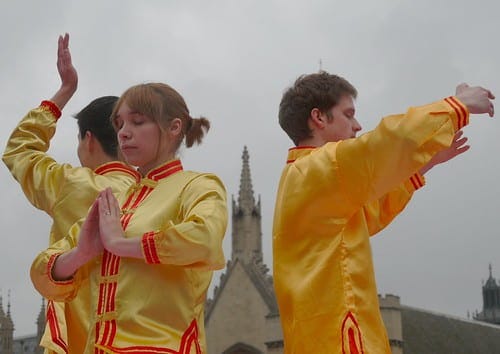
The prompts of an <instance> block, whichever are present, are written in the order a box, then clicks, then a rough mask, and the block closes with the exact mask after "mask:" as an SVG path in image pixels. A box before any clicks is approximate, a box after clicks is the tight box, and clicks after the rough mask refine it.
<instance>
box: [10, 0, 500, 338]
mask: <svg viewBox="0 0 500 354" xmlns="http://www.w3.org/2000/svg"><path fill="white" fill-rule="evenodd" d="M499 10H500V5H499V3H498V2H495V1H493V0H489V1H482V0H479V1H465V0H454V1H451V0H443V1H431V0H420V1H406V0H402V1H395V0H378V1H344V2H337V1H331V0H325V1H320V0H309V1H294V0H266V1H255V0H237V1H234V0H233V1H231V0H225V1H219V0H213V1H189V0H188V1H186V0H184V1H161V0H155V1H154V0H150V1H130V0H120V1H111V0H109V1H96V0H89V1H79V2H77V1H68V0H64V1H63V0H55V1H50V2H46V1H45V2H40V1H35V0H26V1H2V2H1V3H0V32H1V33H2V36H1V38H2V39H1V45H2V49H1V53H2V54H1V55H0V63H1V64H0V78H1V81H0V97H1V98H0V99H1V101H2V115H3V123H4V124H3V129H2V130H1V132H0V143H1V145H2V149H3V146H5V142H6V139H7V138H8V136H9V134H10V132H11V131H12V129H13V128H14V127H15V125H16V124H17V123H18V121H19V120H20V119H21V118H22V117H23V116H24V114H25V113H26V112H27V111H28V110H30V109H31V108H34V107H36V106H37V105H38V104H39V102H40V101H41V100H42V99H47V98H50V97H51V96H52V94H53V93H54V92H55V91H56V90H57V88H58V87H59V78H58V75H57V70H56V65H55V62H56V48H57V37H58V35H59V34H61V33H64V32H68V33H70V36H71V39H70V48H71V51H72V54H73V61H74V64H75V66H76V68H77V70H78V73H79V78H80V80H79V88H78V91H77V93H76V94H75V96H74V98H73V100H72V101H71V102H70V103H69V104H68V105H67V107H66V109H65V110H64V113H63V117H62V118H61V119H60V121H59V123H58V130H57V133H56V137H55V138H54V139H53V143H52V146H51V148H50V154H52V155H53V156H55V157H56V158H57V159H58V160H59V161H61V162H71V163H73V164H75V165H77V164H78V161H77V159H76V142H77V128H76V123H75V121H74V119H72V118H71V115H72V114H74V113H76V112H77V111H78V110H80V109H81V108H82V107H83V106H84V105H86V104H87V103H88V102H89V101H90V100H91V99H93V98H95V97H97V96H102V95H109V94H115V95H120V94H121V93H122V92H123V91H124V90H125V89H126V88H128V87H129V86H131V85H134V84H137V83H140V82H148V81H162V82H166V83H168V84H170V85H172V86H173V87H175V88H176V89H177V90H178V91H179V92H181V94H182V95H183V96H184V97H185V99H186V101H187V103H188V105H189V107H190V110H191V113H192V114H193V115H201V114H202V115H205V116H207V117H209V118H210V119H211V121H212V130H211V131H210V132H209V134H208V136H207V137H206V140H205V141H204V143H203V144H202V145H201V146H199V147H194V148H192V149H184V150H182V151H181V157H182V159H183V163H184V165H185V168H187V169H193V170H202V171H212V172H215V173H216V174H218V175H219V176H220V177H221V178H222V179H223V181H224V182H225V184H226V186H227V189H228V193H229V195H231V194H237V192H238V188H239V177H240V171H241V153H242V150H243V146H244V145H247V146H248V149H249V153H250V163H251V172H252V179H253V186H254V191H255V193H256V194H260V195H261V198H262V209H263V245H264V248H265V262H266V263H267V264H268V265H269V266H271V262H272V260H271V222H272V212H273V206H274V197H275V194H276V186H277V181H278V178H279V175H280V173H281V169H282V167H283V165H284V163H285V160H286V154H287V149H288V148H289V147H291V142H290V141H289V140H288V138H287V137H286V135H285V134H284V133H283V132H282V131H281V130H280V128H279V126H278V123H277V111H278V104H279V101H280V99H281V95H282V92H283V90H284V89H285V88H286V87H288V86H289V85H290V84H292V82H293V81H294V80H295V78H296V77H297V76H298V75H300V74H303V73H311V72H315V71H317V70H318V68H319V60H320V59H321V61H322V66H323V69H325V70H327V71H329V72H332V73H337V74H339V75H341V76H344V77H345V78H347V79H348V80H349V81H350V82H351V83H352V84H354V85H355V86H356V87H357V89H358V91H359V97H358V100H357V103H356V104H357V117H358V120H359V121H360V122H361V124H362V125H363V127H364V130H369V129H372V128H373V127H374V126H375V125H376V124H377V123H378V121H379V119H380V118H381V117H382V116H384V115H388V114H392V113H400V112H402V111H404V110H405V109H406V108H407V107H408V106H410V105H420V104H425V103H428V102H431V101H434V100H437V99H440V98H443V97H446V96H449V95H451V94H453V93H454V90H455V86H456V85H457V84H458V83H460V82H468V83H470V84H471V85H483V86H485V87H488V88H490V89H491V90H492V91H493V92H494V93H496V94H497V96H500V82H499V75H498V65H499V64H500V44H499V43H500V41H499V40H498V38H499V35H500V21H498V13H500V11H499ZM498 103H500V102H498ZM497 111H499V112H500V107H497ZM471 120H472V123H471V125H470V126H469V127H467V128H466V129H465V132H466V135H467V136H468V137H469V139H470V144H471V146H472V148H471V149H470V151H469V152H467V153H466V154H465V155H462V156H460V157H458V158H457V159H455V160H453V161H451V162H450V163H448V164H447V165H444V166H438V167H436V168H435V169H434V170H431V171H430V172H429V174H428V175H427V183H428V184H427V186H426V187H425V188H423V189H422V190H420V191H418V192H417V193H416V195H415V197H414V199H413V201H412V202H411V204H410V205H409V206H408V207H407V208H406V210H405V211H404V212H403V214H402V215H401V216H400V217H399V218H398V219H397V220H396V221H395V222H394V223H393V224H392V225H391V226H390V227H388V228H387V229H386V230H384V231H383V232H382V233H381V234H379V235H378V236H377V237H376V238H373V239H372V246H373V253H374V260H375V267H376V275H377V282H378V289H379V292H380V293H383V294H385V293H392V294H396V295H399V296H400V297H401V302H402V303H403V304H406V305H410V306H415V307H420V308H424V309H428V310H433V311H438V312H442V313H446V314H451V315H456V316H461V317H465V316H466V314H467V310H470V311H473V310H476V309H478V310H480V309H481V307H482V298H481V280H484V279H486V278H487V276H488V264H489V263H490V262H491V263H492V264H493V275H494V276H496V277H497V278H500V252H499V251H500V234H499V231H498V225H499V222H498V220H499V216H500V215H499V199H500V187H499V183H498V180H499V177H500V158H499V157H498V153H499V152H500V139H499V137H500V122H499V121H498V118H497V119H490V118H489V117H487V116H485V115H483V116H475V117H473V118H472V119H471ZM0 178H1V184H0V191H1V194H2V200H3V203H1V206H0V208H1V209H0V215H1V216H0V217H1V225H2V227H3V236H2V243H1V244H2V247H1V249H0V286H1V293H2V295H3V299H4V301H3V303H4V306H5V305H6V302H7V292H8V291H9V290H10V292H11V313H12V316H13V319H14V322H15V326H16V332H15V336H21V335H26V334H31V333H35V331H36V327H35V320H36V316H37V314H38V312H39V309H40V305H41V298H40V296H39V295H38V294H37V293H36V292H35V290H34V289H33V287H32V285H31V281H30V279H29V267H30V265H31V261H32V259H33V258H34V256H35V255H36V254H37V253H38V252H39V251H40V250H41V249H42V248H45V246H46V243H47V240H48V236H47V234H48V229H49V225H50V220H49V219H48V217H47V216H46V215H45V214H44V213H42V212H40V211H38V210H35V209H34V208H33V207H32V206H31V205H30V204H29V203H28V202H27V201H26V200H25V197H24V195H23V193H22V191H21V189H20V187H19V186H18V184H17V183H16V182H15V181H14V179H13V178H12V177H11V176H10V174H9V172H8V171H7V169H6V168H5V166H3V165H2V166H1V167H0ZM228 230H231V228H230V227H229V228H228ZM229 241H230V234H229V233H228V234H227V235H226V242H225V250H226V254H227V255H228V256H230V247H229V246H230V242H229ZM214 281H216V282H217V281H218V276H217V277H215V278H214Z"/></svg>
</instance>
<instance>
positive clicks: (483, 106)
mask: <svg viewBox="0 0 500 354" xmlns="http://www.w3.org/2000/svg"><path fill="white" fill-rule="evenodd" d="M455 96H456V97H457V98H458V99H459V100H460V101H461V102H462V103H463V104H464V105H466V106H467V109H468V110H469V113H472V114H481V113H488V114H489V116H490V117H493V115H494V114H495V106H494V105H493V102H491V100H493V99H495V96H494V95H493V93H492V92H491V91H490V90H488V89H485V88H483V87H479V86H474V87H471V86H469V85H467V84H465V83H462V84H460V85H458V86H457V89H456V94H455Z"/></svg>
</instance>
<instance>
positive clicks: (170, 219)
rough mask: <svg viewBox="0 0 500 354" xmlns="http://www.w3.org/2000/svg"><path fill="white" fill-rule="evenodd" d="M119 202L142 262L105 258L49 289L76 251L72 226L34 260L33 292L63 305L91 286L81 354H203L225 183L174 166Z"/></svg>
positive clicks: (218, 264)
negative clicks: (60, 261)
mask: <svg viewBox="0 0 500 354" xmlns="http://www.w3.org/2000/svg"><path fill="white" fill-rule="evenodd" d="M118 200H119V202H120V205H121V206H122V207H121V209H122V218H121V222H122V227H123V229H124V230H125V237H141V245H142V246H141V247H142V251H143V255H144V258H145V259H144V260H140V259H133V258H122V257H117V256H115V255H113V254H111V253H109V252H107V251H105V252H104V254H103V255H102V257H98V258H96V259H95V260H93V261H91V262H89V263H87V264H86V265H85V266H83V267H82V268H80V269H79V270H78V271H77V273H76V274H75V276H74V278H73V279H72V280H70V281H66V282H64V281H63V282H58V281H54V280H53V279H52V278H51V269H52V265H53V262H54V260H55V259H56V257H57V256H58V255H59V254H60V253H61V252H63V251H66V250H68V249H71V248H72V247H74V245H75V242H76V237H75V236H76V235H77V234H78V232H79V226H78V224H77V225H75V227H74V228H72V229H71V230H70V235H69V236H68V237H67V238H65V239H64V240H62V241H61V242H59V243H56V244H54V245H53V246H52V247H51V248H49V249H48V250H46V251H44V252H42V253H41V254H40V255H39V256H38V257H37V258H36V259H35V261H34V263H33V266H32V268H31V278H32V280H33V283H34V285H35V287H36V288H37V289H38V291H40V292H41V293H42V294H43V295H44V296H46V297H48V298H51V299H54V300H64V301H68V300H71V298H73V297H74V296H75V295H76V294H77V292H78V291H79V288H80V286H81V284H84V283H89V284H90V290H91V291H90V294H91V295H90V296H91V303H92V305H91V310H90V312H89V313H88V314H87V316H88V322H89V323H90V326H89V328H88V342H87V345H86V347H85V349H84V350H82V351H81V353H94V351H95V352H96V353H99V352H106V353H179V354H192V353H204V352H205V331H204V323H203V309H204V303H205V297H206V292H207V289H208V286H209V284H210V280H211V278H212V270H214V269H221V268H223V267H224V256H223V253H222V239H223V236H224V233H225V230H226V226H227V206H226V192H225V189H224V186H223V184H222V182H221V181H220V180H219V179H218V178H217V177H216V176H214V175H211V174H201V173H197V172H189V171H183V170H182V165H181V162H180V161H179V160H173V161H170V162H169V163H166V164H164V165H162V166H160V167H158V168H156V169H154V170H152V171H151V172H149V173H148V174H147V176H146V177H145V178H143V179H142V180H141V181H140V182H139V183H138V184H136V185H135V186H133V187H131V188H130V189H129V191H128V192H127V193H125V194H123V195H121V196H120V197H119V198H118ZM96 348H97V349H96Z"/></svg>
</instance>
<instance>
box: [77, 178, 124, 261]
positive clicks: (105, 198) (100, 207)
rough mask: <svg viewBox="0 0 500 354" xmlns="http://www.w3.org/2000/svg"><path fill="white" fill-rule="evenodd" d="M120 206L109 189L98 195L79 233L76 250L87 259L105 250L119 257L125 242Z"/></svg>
mask: <svg viewBox="0 0 500 354" xmlns="http://www.w3.org/2000/svg"><path fill="white" fill-rule="evenodd" d="M120 215H121V211H120V206H119V204H118V201H117V200H116V198H115V196H114V195H113V193H112V192H111V188H106V189H105V190H103V191H102V192H100V193H99V196H98V197H97V199H96V200H95V201H94V204H93V205H92V207H91V209H90V211H89V214H88V215H87V218H86V219H85V222H84V223H83V225H82V228H81V231H80V238H79V241H78V245H77V248H78V250H79V252H80V253H81V254H84V255H86V258H87V259H92V258H94V257H96V256H98V255H99V254H101V252H102V251H103V250H104V249H106V250H108V251H109V252H111V253H114V254H117V255H120V253H121V244H122V242H124V241H126V239H125V236H124V232H123V229H122V226H121V222H120Z"/></svg>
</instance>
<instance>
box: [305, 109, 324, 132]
mask: <svg viewBox="0 0 500 354" xmlns="http://www.w3.org/2000/svg"><path fill="white" fill-rule="evenodd" d="M325 123H326V116H325V114H323V113H322V112H321V111H320V110H319V108H313V109H312V110H311V114H310V115H309V128H310V129H311V130H314V129H323V128H324V127H325Z"/></svg>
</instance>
